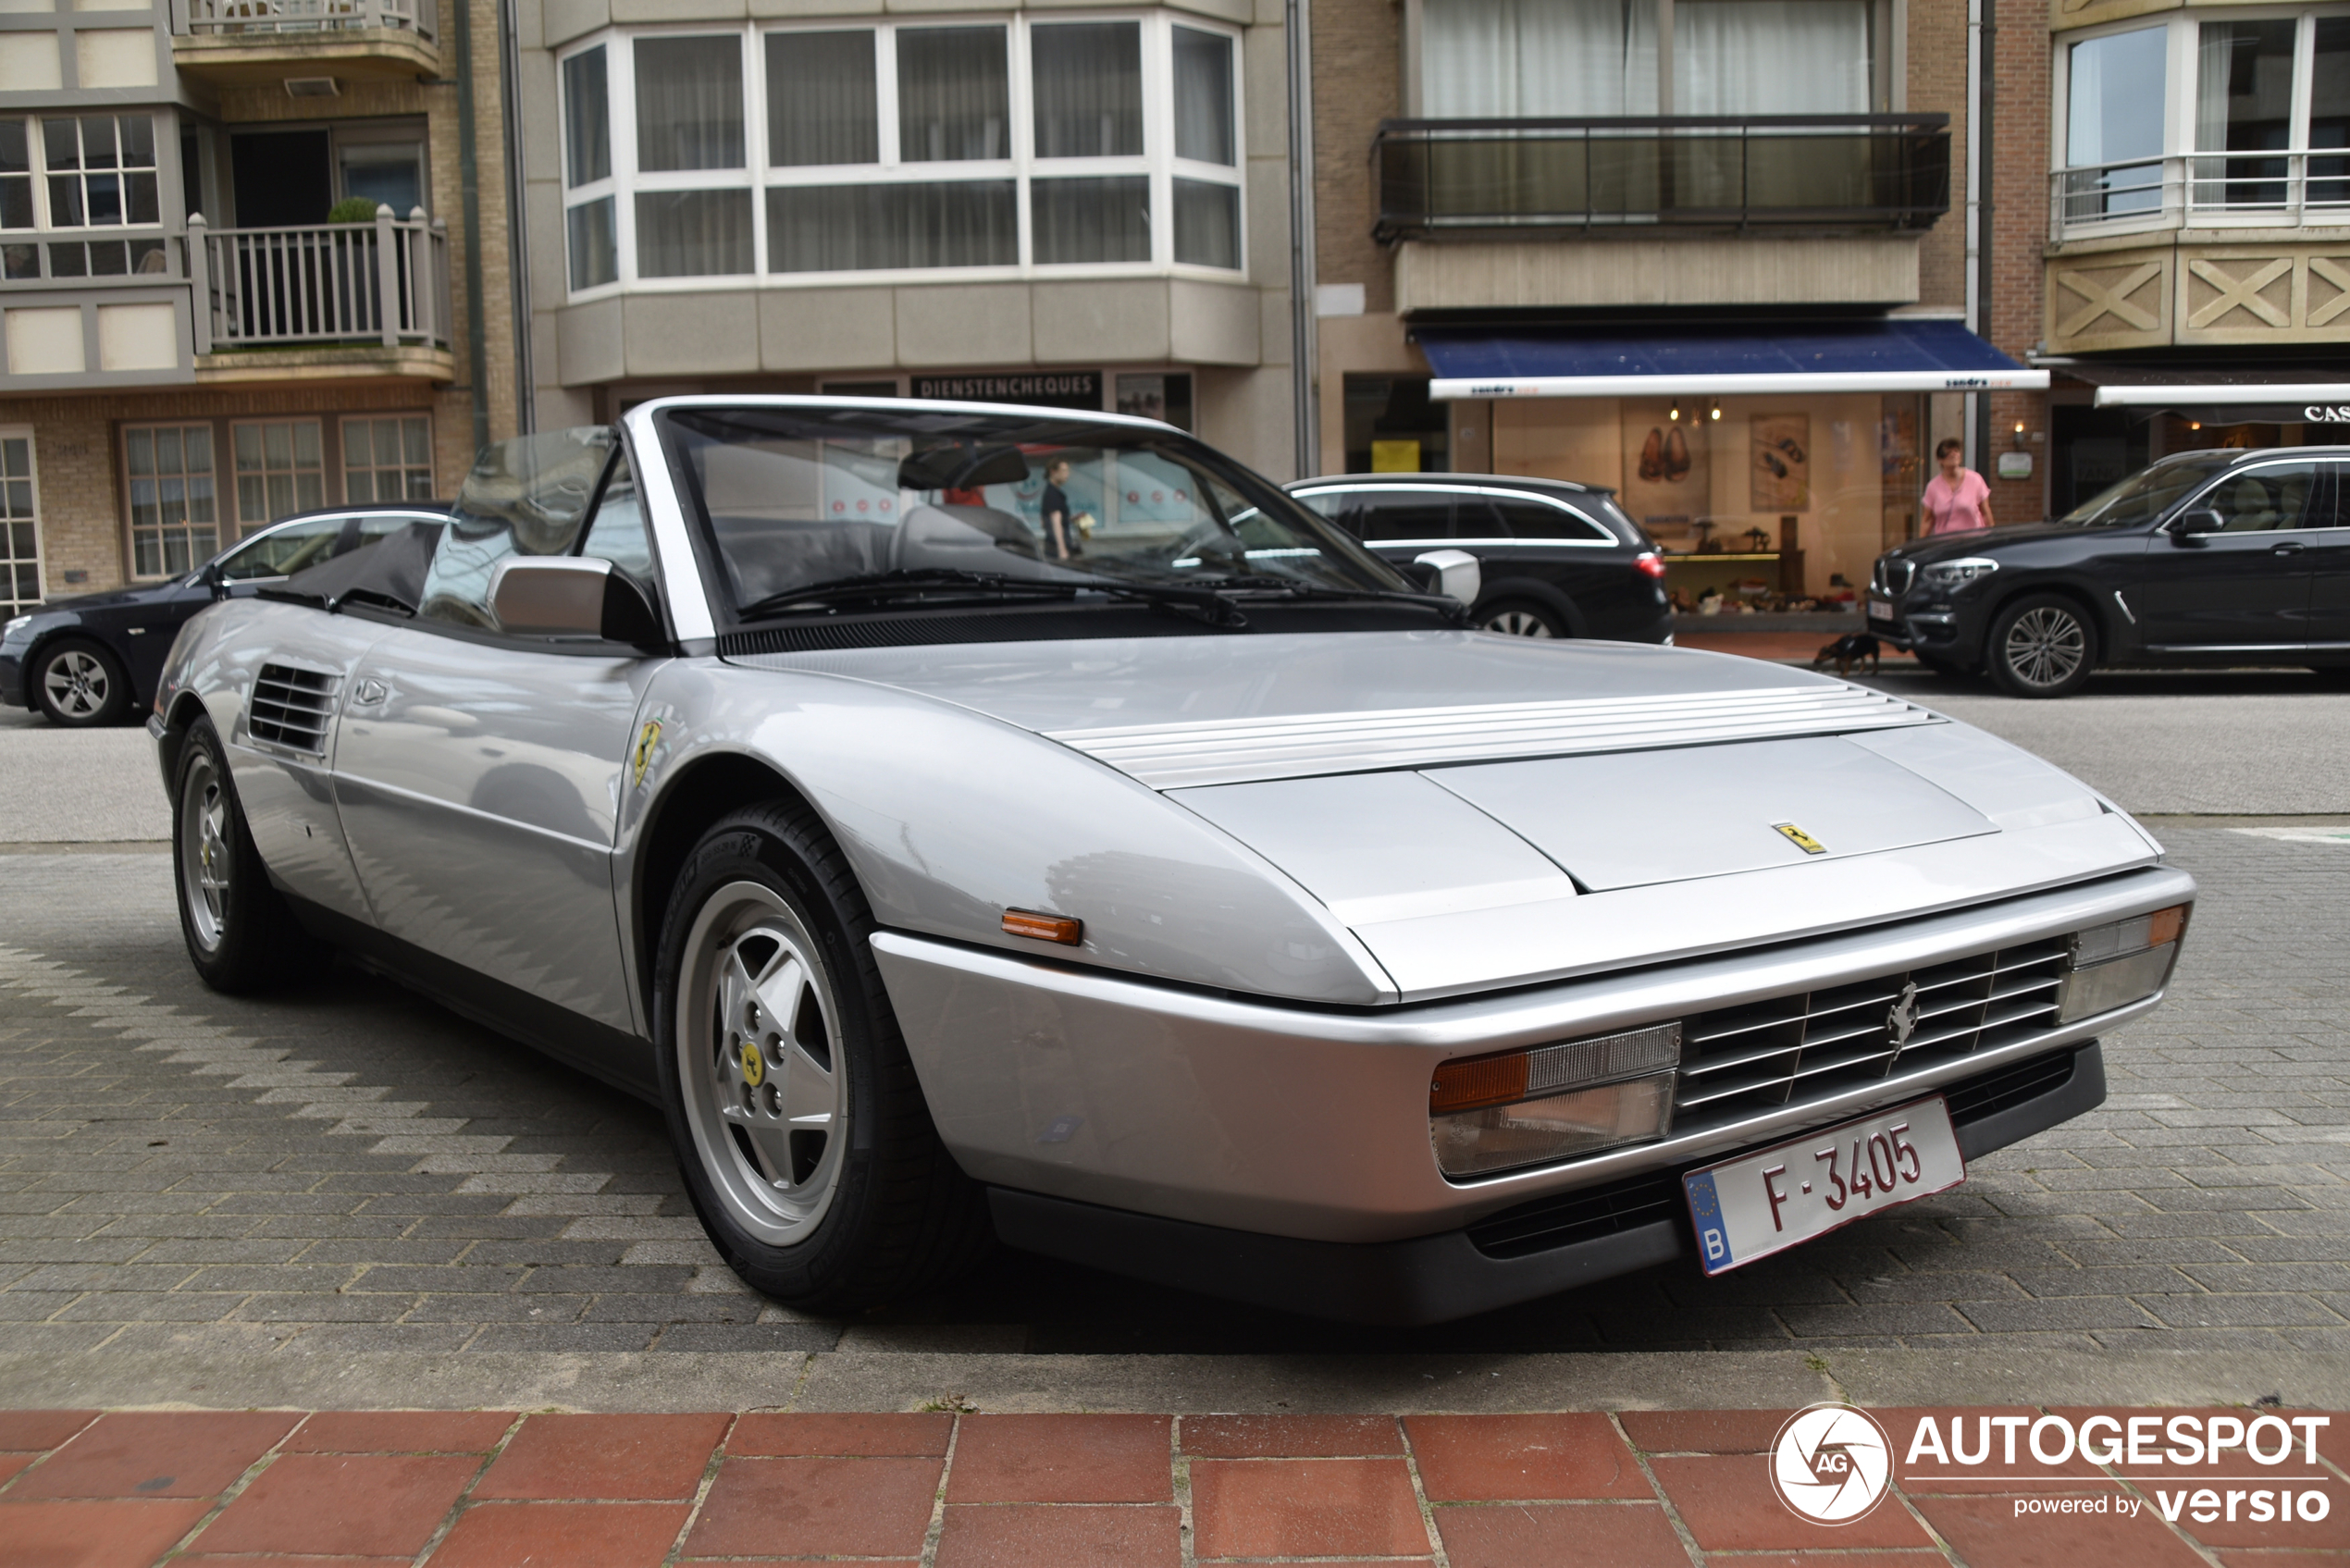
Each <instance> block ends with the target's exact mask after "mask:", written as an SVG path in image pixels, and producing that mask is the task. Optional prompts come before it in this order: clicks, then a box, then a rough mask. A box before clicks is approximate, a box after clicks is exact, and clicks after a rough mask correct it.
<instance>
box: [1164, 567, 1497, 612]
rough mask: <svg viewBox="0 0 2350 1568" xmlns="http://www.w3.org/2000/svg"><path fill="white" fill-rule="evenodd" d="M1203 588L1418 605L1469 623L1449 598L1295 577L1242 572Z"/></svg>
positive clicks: (1463, 606)
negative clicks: (1313, 581) (1354, 586)
mask: <svg viewBox="0 0 2350 1568" xmlns="http://www.w3.org/2000/svg"><path fill="white" fill-rule="evenodd" d="M1198 586H1200V587H1202V588H1209V589H1214V590H1215V591H1217V592H1218V593H1219V594H1220V593H1222V592H1225V591H1227V590H1231V589H1238V590H1240V591H1242V592H1245V593H1278V594H1283V595H1286V596H1287V597H1289V598H1291V599H1324V600H1332V601H1337V600H1346V599H1354V600H1357V601H1360V600H1364V599H1379V600H1385V601H1387V602H1390V603H1394V604H1416V605H1421V606H1424V607H1425V608H1427V609H1429V610H1433V611H1437V612H1438V613H1439V614H1441V615H1443V616H1445V617H1446V618H1447V619H1449V620H1452V621H1455V622H1459V623H1466V621H1467V619H1468V613H1469V607H1468V606H1467V605H1466V604H1463V603H1462V602H1461V601H1460V600H1459V599H1454V598H1453V597H1452V596H1451V595H1449V594H1429V593H1414V592H1411V591H1410V590H1408V589H1404V588H1344V587H1338V586H1333V585H1331V584H1328V583H1307V582H1302V581H1300V580H1299V579H1297V578H1295V577H1277V576H1275V575H1273V574H1271V573H1269V572H1242V573H1235V574H1231V575H1230V576H1224V577H1206V578H1202V579H1201V580H1200V582H1199V584H1198Z"/></svg>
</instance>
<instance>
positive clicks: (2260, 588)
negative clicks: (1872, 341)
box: [1868, 447, 2350, 697]
mask: <svg viewBox="0 0 2350 1568" xmlns="http://www.w3.org/2000/svg"><path fill="white" fill-rule="evenodd" d="M1868 614H1869V629H1870V630H1871V631H1873V632H1874V633H1875V634H1876V635H1877V636H1879V637H1881V638H1886V639H1887V640H1889V641H1891V642H1893V643H1895V644H1897V645H1898V646H1900V647H1903V648H1908V649H1910V651H1911V652H1912V653H1914V654H1916V655H1917V657H1918V660H1919V661H1920V662H1921V663H1923V664H1924V665H1926V666H1927V667H1928V668H1930V669H1934V670H1938V671H1941V672H1943V673H1961V672H1970V671H1977V670H1979V671H1982V672H1984V673H1986V674H1988V675H1989V676H1990V677H1991V678H1992V679H1993V680H1994V681H1996V682H1997V683H1998V685H2000V686H2001V687H2002V688H2003V689H2005V690H2007V691H2009V692H2010V693H2012V694H2014V695H2015V696H2017V697H2063V696H2066V695H2068V694H2070V693H2072V692H2074V691H2078V690H2079V689H2080V688H2081V686H2082V685H2083V683H2084V682H2085V681H2087V680H2088V678H2089V672H2090V671H2091V670H2093V669H2095V668H2096V666H2098V665H2100V664H2124V663H2126V664H2140V665H2145V664H2172V665H2220V664H2245V663H2260V664H2304V665H2307V666H2308V667H2309V668H2311V669H2313V670H2317V671H2319V673H2322V674H2323V675H2325V676H2326V677H2327V679H2329V680H2330V681H2335V682H2340V681H2344V680H2345V679H2350V447H2281V448H2274V449H2270V450H2269V451H2191V452H2181V453H2179V454H2177V455H2176V456H2174V457H2166V458H2164V459H2162V460H2161V461H2160V462H2159V463H2155V464H2153V465H2152V466H2151V467H2148V468H2146V469H2144V470H2142V471H2140V472H2139V473H2137V474H2134V475H2131V476H2130V477H2129V478H2127V479H2124V480H2123V481H2122V482H2121V483H2120V484H2119V485H2116V486H2114V487H2113V488H2111V489H2109V490H2107V491H2106V492H2105V493H2104V494H2102V495H2100V496H2098V497H2096V499H2095V500H2091V501H2089V502H2087V503H2086V504H2085V505H2083V506H2081V507H2080V508H2078V509H2076V510H2075V511H2074V512H2072V513H2071V514H2070V515H2069V516H2066V517H2064V518H2062V519H2061V520H2059V521H2058V522H2055V523H2043V524H2034V525H2029V526H2024V527H2013V528H1992V529H1988V530H1977V531H1974V532H1972V533H1964V534H1943V535H1938V536H1936V537H1933V538H1930V539H1920V540H1919V541H1917V542H1916V543H1915V544H1908V545H1903V546H1901V547H1900V548H1899V549H1890V550H1887V551H1886V552H1885V554H1883V555H1882V556H1879V557H1878V558H1877V562H1876V570H1875V572H1874V574H1872V575H1871V577H1870V579H1869V606H1868Z"/></svg>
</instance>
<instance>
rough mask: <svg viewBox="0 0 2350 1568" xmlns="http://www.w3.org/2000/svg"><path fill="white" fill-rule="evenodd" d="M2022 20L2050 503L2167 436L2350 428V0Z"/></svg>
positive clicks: (2058, 14) (2184, 440)
mask: <svg viewBox="0 0 2350 1568" xmlns="http://www.w3.org/2000/svg"><path fill="white" fill-rule="evenodd" d="M2032 20H2033V21H2034V23H2035V24H2038V25H2036V26H2035V36H2034V37H2033V39H2032V43H2033V44H2034V45H2035V51H2034V52H2035V54H2036V55H2037V61H2036V62H2033V63H2036V64H2037V65H2038V66H2039V71H2040V78H2041V80H2040V81H2039V82H2038V83H2036V84H2035V85H2037V86H2038V87H2039V88H2040V90H2041V94H2042V101H2044V102H2046V103H2047V105H2048V106H2049V113H2048V119H2047V124H2048V133H2047V145H2046V150H2045V153H2046V167H2047V169H2048V174H2047V191H2046V194H2045V199H2044V200H2043V201H2041V202H2039V203H2037V204H2033V206H2032V208H2031V221H2032V222H2033V223H2034V224H2035V227H2036V228H2037V230H2038V232H2037V233H2036V234H2028V235H2019V236H2018V239H2019V241H2022V242H2024V243H2028V244H2032V245H2034V246H2035V248H2036V249H2038V250H2039V251H2040V253H2041V256H2040V261H2041V265H2040V267H2039V268H2038V269H2037V270H2038V272H2039V274H2040V276H2039V278H2038V279H2037V281H2038V282H2039V285H2040V287H2039V289H2038V290H2037V294H2038V297H2037V298H2035V299H2033V300H2031V301H2030V302H2029V304H2030V307H2031V314H2032V315H2033V316H2034V322H2033V325H2034V326H2035V327H2037V328H2038V335H2039V337H2040V339H2041V341H2040V342H2039V343H2037V344H2036V345H2035V347H2036V349H2037V351H2038V354H2039V358H2038V359H2037V361H2036V363H2039V364H2044V365H2046V366H2047V368H2048V369H2049V370H2051V371H2052V372H2053V373H2054V376H2055V380H2054V382H2053V383H2052V386H2051V389H2050V391H2049V393H2048V395H2047V403H2048V406H2047V423H2048V427H2049V442H2048V445H2049V455H2050V461H2049V463H2048V465H2047V491H2048V496H2047V504H2048V506H2049V508H2050V509H2051V511H2052V512H2057V513H2060V512H2064V511H2065V510H2067V509H2068V508H2070V507H2071V506H2072V505H2074V504H2076V503H2077V502H2078V501H2080V500H2085V499H2087V498H2088V497H2089V496H2091V495H2093V494H2095V493H2096V490H2097V489H2099V488H2102V487H2103V486H2104V485H2105V484H2107V483H2109V482H2110V481H2111V480H2113V479H2115V478H2118V477H2120V476H2121V475H2123V474H2125V473H2128V472H2130V471H2131V470H2133V469H2134V468H2136V467H2138V466H2140V465H2142V464H2144V463H2146V461H2148V460H2149V459H2150V458H2154V457H2159V456H2161V455H2163V454H2165V453H2167V452H2172V451H2184V450H2189V449H2194V448H2202V447H2218V446H2227V447H2265V446H2279V445H2282V446H2299V445H2315V444H2320V443H2333V442H2340V441H2343V440H2344V439H2350V408H2345V407H2344V405H2345V404H2350V374H2344V365H2345V363H2350V354H2345V345H2350V6H2340V5H2333V6H2325V5H2315V6H2313V5H2249V4H2227V3H2221V4H2195V5H2182V4H2171V3H2166V0H2151V3H2150V0H2057V3H2056V4H2055V5H2054V6H2047V5H2046V4H2045V0H2044V3H2043V5H2042V6H2038V7H2035V11H2034V12H2033V14H2032ZM2039 26H2045V29H2046V31H2045V34H2044V35H2042V34H2041V33H2040V32H2039V31H2038V27H2039ZM2023 63H2025V62H2022V61H2019V64H2023ZM2022 152H2023V149H2021V148H2019V149H2018V153H2019V156H2021V155H2022ZM2026 194H2027V193H2026V192H2023V191H2018V192H2017V200H2018V203H2019V204H2022V203H2023V199H2024V197H2025V195H2026Z"/></svg>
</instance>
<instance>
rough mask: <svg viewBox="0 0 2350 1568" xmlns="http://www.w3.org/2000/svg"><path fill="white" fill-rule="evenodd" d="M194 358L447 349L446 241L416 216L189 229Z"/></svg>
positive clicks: (442, 229)
mask: <svg viewBox="0 0 2350 1568" xmlns="http://www.w3.org/2000/svg"><path fill="white" fill-rule="evenodd" d="M188 260H189V273H190V278H189V281H190V282H191V283H192V285H193V286H194V290H195V298H196V312H195V316H196V352H198V353H200V354H204V353H213V352H218V351H220V350H224V349H247V348H301V347H305V346H320V347H325V346H334V345H342V344H351V345H357V344H362V343H365V344H369V345H375V344H380V345H381V346H382V347H384V348H387V349H390V348H398V347H400V346H402V345H403V344H413V345H422V346H426V347H440V348H445V347H446V346H447V345H448V342H449V232H448V229H447V228H446V226H445V225H444V224H443V223H442V222H441V221H439V220H438V219H433V220H429V221H428V220H427V218H426V217H425V215H424V211H423V209H422V208H418V209H416V210H414V211H413V212H411V213H410V214H409V216H407V217H405V218H394V217H393V216H391V209H390V207H381V206H379V207H377V209H376V221H375V222H373V223H371V224H359V223H353V224H328V225H322V226H320V227H318V228H208V227H207V226H206V225H205V223H204V218H203V217H202V216H193V217H191V218H189V219H188Z"/></svg>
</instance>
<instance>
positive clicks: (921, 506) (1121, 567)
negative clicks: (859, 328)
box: [662, 407, 1415, 617]
mask: <svg viewBox="0 0 2350 1568" xmlns="http://www.w3.org/2000/svg"><path fill="white" fill-rule="evenodd" d="M662 428H663V433H664V436H665V438H666V439H667V440H668V441H669V442H670V443H671V444H672V448H673V450H674V451H675V452H676V453H677V455H678V456H679V457H680V458H681V459H682V460H683V461H682V463H681V466H682V467H683V468H684V469H685V470H686V475H687V477H688V479H689V481H690V484H689V488H690V489H691V490H692V491H693V495H692V498H691V499H692V503H693V504H694V505H696V506H697V507H698V508H699V512H700V515H701V521H702V523H703V525H704V526H705V527H706V528H707V529H708V535H709V537H710V539H711V542H712V543H713V544H714V545H715V547H716V549H717V553H718V556H719V558H720V559H721V560H722V561H723V562H724V565H725V570H726V574H727V576H728V578H729V583H728V586H729V588H730V589H731V591H732V594H733V598H734V602H735V610H736V613H737V614H738V615H742V616H747V617H748V616H766V615H774V614H795V613H803V612H809V611H817V610H822V609H827V608H837V607H840V606H842V605H843V604H845V603H848V602H852V601H854V600H856V599H860V598H864V599H875V600H879V599H917V598H924V597H931V596H934V595H936V594H940V593H956V594H971V595H975V596H980V597H988V596H1002V597H1007V598H1019V597H1022V596H1028V597H1035V596H1041V595H1066V594H1069V593H1072V592H1082V591H1084V590H1087V589H1089V588H1098V589H1104V590H1107V591H1110V592H1113V593H1123V594H1137V593H1139V594H1142V595H1144V596H1153V595H1158V594H1180V593H1183V592H1186V591H1188V592H1189V593H1191V594H1194V595H1195V596H1197V597H1198V598H1199V599H1202V600H1203V601H1206V602H1207V603H1209V604H1211V605H1212V604H1213V602H1214V601H1213V599H1212V598H1211V597H1210V596H1211V594H1214V593H1231V594H1236V595H1239V596H1243V597H1245V596H1246V595H1248V594H1251V593H1275V594H1286V595H1289V596H1292V597H1300V596H1324V595H1345V596H1356V595H1362V596H1378V595H1382V594H1388V593H1412V592H1414V591H1415V590H1414V589H1413V586H1412V585H1411V584H1409V583H1408V582H1406V581H1405V580H1404V578H1402V577H1400V576H1399V575H1397V574H1395V572H1394V571H1393V570H1392V569H1391V568H1390V567H1389V566H1387V565H1386V564H1385V563H1384V562H1380V561H1379V560H1378V559H1377V558H1375V557H1373V556H1372V555H1370V554H1369V553H1368V552H1367V551H1366V550H1365V549H1363V548H1362V547H1361V546H1360V545H1358V544H1356V543H1355V542H1354V540H1353V539H1351V538H1348V537H1345V536H1344V535H1342V534H1341V533H1340V532H1339V531H1338V530H1337V529H1335V528H1334V527H1333V526H1331V525H1329V524H1327V523H1325V522H1324V521H1323V520H1322V519H1320V518H1318V517H1317V516H1315V515H1314V514H1313V513H1311V512H1307V511H1306V510H1305V508H1304V507H1302V506H1300V505H1299V504H1298V503H1297V502H1296V501H1295V500H1292V499H1291V498H1290V497H1289V496H1287V495H1285V494H1283V493H1282V492H1281V491H1280V489H1279V488H1276V487H1274V486H1272V485H1270V484H1268V483H1267V482H1266V481H1265V480H1263V479H1260V478H1258V477H1257V476H1256V475H1253V474H1250V473H1248V472H1247V471H1246V470H1245V469H1243V468H1241V467H1239V466H1238V465H1237V464H1234V463H1229V462H1227V461H1225V460H1224V459H1222V458H1221V457H1219V456H1218V455H1217V454H1216V453H1215V452H1213V451H1209V450H1208V449H1207V448H1206V447H1203V446H1201V445H1200V444H1199V443H1197V442H1195V441H1193V440H1191V439H1189V438H1186V437H1183V436H1181V435H1178V434H1175V433H1173V432H1171V431H1162V430H1153V429H1149V428H1146V427H1138V426H1119V425H1115V424H1110V423H1108V422H1106V421H1105V422H1095V421H1091V420H1085V419H1082V418H1071V417H1069V416H1066V415H1058V414H1051V413H1049V412H1046V411H1042V410H1040V411H1038V412H1037V413H1036V414H1033V415H1023V414H976V413H972V414H965V413H957V412H952V411H945V410H939V409H925V408H920V407H909V408H907V409H905V410H902V411H898V410H874V409H828V408H807V409H775V408H678V409H671V410H668V411H665V412H664V414H663V415H662Z"/></svg>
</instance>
